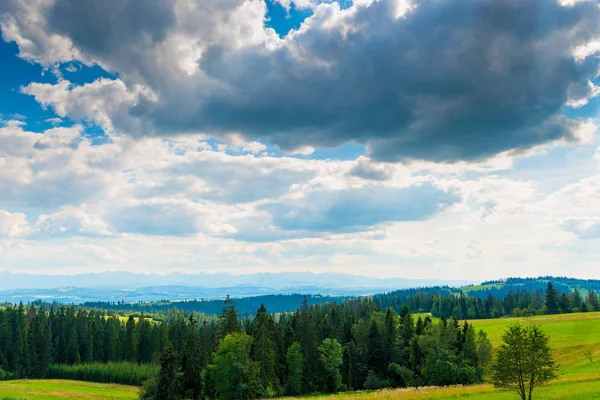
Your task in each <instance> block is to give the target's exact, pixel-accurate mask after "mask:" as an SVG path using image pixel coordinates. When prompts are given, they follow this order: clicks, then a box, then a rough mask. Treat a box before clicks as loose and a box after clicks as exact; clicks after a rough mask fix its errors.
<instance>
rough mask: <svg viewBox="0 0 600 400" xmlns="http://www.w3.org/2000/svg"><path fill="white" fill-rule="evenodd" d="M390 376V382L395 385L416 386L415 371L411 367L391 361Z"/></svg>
mask: <svg viewBox="0 0 600 400" xmlns="http://www.w3.org/2000/svg"><path fill="white" fill-rule="evenodd" d="M388 376H389V377H390V383H391V384H392V386H395V387H408V386H414V381H415V373H414V372H413V371H411V370H410V369H409V368H406V367H404V366H401V365H398V364H396V363H391V364H390V365H389V366H388Z"/></svg>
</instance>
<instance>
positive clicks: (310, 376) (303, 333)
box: [295, 296, 320, 391]
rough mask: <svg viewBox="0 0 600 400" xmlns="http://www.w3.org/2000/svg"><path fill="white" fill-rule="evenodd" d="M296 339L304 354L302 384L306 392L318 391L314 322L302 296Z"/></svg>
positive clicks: (297, 318) (297, 317)
mask: <svg viewBox="0 0 600 400" xmlns="http://www.w3.org/2000/svg"><path fill="white" fill-rule="evenodd" d="M295 333H296V337H297V339H298V342H300V346H301V348H302V351H303V354H304V360H305V363H304V384H305V385H306V386H307V389H308V391H315V390H317V389H318V381H319V378H320V376H319V372H318V355H317V343H318V338H317V330H316V327H315V321H314V319H313V316H312V314H311V312H310V307H309V305H308V299H307V298H306V296H304V299H303V301H302V306H301V307H300V310H298V312H297V315H296V327H295Z"/></svg>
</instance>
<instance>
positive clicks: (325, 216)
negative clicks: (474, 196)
mask: <svg viewBox="0 0 600 400" xmlns="http://www.w3.org/2000/svg"><path fill="white" fill-rule="evenodd" d="M459 200H460V198H459V196H458V195H457V194H456V193H453V192H445V191H442V190H440V189H438V188H436V187H435V186H433V185H431V184H427V183H426V184H423V185H421V186H411V187H406V188H396V187H386V186H375V187H363V188H357V189H343V190H329V189H327V190H326V189H317V190H314V191H311V192H309V193H308V194H307V195H305V196H304V197H303V198H299V199H286V200H282V201H279V202H274V203H269V204H265V205H263V206H261V207H260V210H262V211H267V212H268V213H269V214H270V215H271V217H272V224H273V225H274V226H275V227H277V228H279V229H282V230H306V231H322V232H355V231H360V230H364V229H365V228H368V227H372V226H374V225H377V224H380V223H384V222H395V221H420V220H424V219H426V218H428V217H430V216H432V215H433V214H435V213H436V212H438V211H441V210H442V209H443V208H444V207H446V206H448V205H451V204H454V203H456V202H458V201H459Z"/></svg>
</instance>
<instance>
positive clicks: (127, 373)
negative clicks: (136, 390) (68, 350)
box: [47, 362, 158, 386]
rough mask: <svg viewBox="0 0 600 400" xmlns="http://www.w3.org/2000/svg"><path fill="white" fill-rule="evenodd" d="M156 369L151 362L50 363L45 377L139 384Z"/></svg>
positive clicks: (151, 375) (148, 377) (155, 372)
mask: <svg viewBox="0 0 600 400" xmlns="http://www.w3.org/2000/svg"><path fill="white" fill-rule="evenodd" d="M157 370H158V367H157V366H155V365H152V364H141V365H140V364H136V363H130V362H110V363H88V364H79V365H52V366H50V368H49V369H48V375H47V377H48V378H50V379H73V380H78V381H88V382H99V383H119V384H122V385H132V386H141V385H142V384H143V383H144V382H145V381H146V380H148V379H150V378H152V377H154V376H156V375H157Z"/></svg>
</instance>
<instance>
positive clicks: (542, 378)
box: [492, 324, 557, 400]
mask: <svg viewBox="0 0 600 400" xmlns="http://www.w3.org/2000/svg"><path fill="white" fill-rule="evenodd" d="M502 342H503V343H502V344H501V345H500V348H499V349H498V354H497V357H496V361H495V363H494V364H493V367H492V383H493V384H494V386H496V387H499V388H508V389H514V390H516V391H517V393H519V396H521V399H522V400H527V399H529V400H531V394H532V392H533V388H534V387H536V386H539V385H543V384H544V383H546V382H548V381H549V380H551V379H554V378H556V377H557V367H556V365H555V363H554V360H553V359H552V355H551V354H550V347H549V346H548V337H547V336H546V335H545V334H544V333H543V332H542V331H541V330H540V328H539V327H538V326H536V325H529V326H524V325H521V324H514V325H510V326H509V327H508V330H507V331H506V332H504V335H502Z"/></svg>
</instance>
